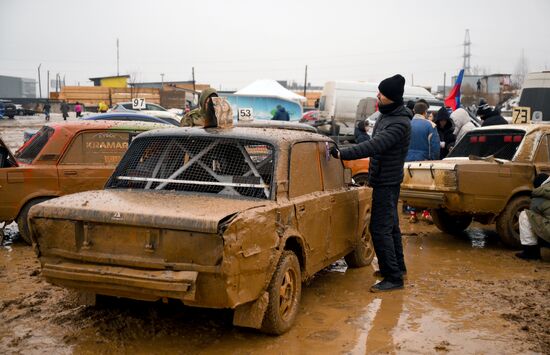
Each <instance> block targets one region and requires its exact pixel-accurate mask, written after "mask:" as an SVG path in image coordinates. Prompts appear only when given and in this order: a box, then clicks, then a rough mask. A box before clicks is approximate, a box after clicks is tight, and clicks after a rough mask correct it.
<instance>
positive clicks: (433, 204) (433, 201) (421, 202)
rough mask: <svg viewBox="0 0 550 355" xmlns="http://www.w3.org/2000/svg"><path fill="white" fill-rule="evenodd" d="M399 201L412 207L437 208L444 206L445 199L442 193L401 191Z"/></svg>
mask: <svg viewBox="0 0 550 355" xmlns="http://www.w3.org/2000/svg"><path fill="white" fill-rule="evenodd" d="M400 198H401V200H403V202H405V203H407V204H408V205H411V206H414V207H428V208H439V207H443V206H444V205H445V202H446V201H447V198H446V196H445V193H444V192H434V191H419V190H407V189H402V190H401V194H400Z"/></svg>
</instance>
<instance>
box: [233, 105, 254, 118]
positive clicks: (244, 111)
mask: <svg viewBox="0 0 550 355" xmlns="http://www.w3.org/2000/svg"><path fill="white" fill-rule="evenodd" d="M253 119H254V112H253V111H252V109H251V108H240V109H239V110H238V117H237V120H239V121H252V120H253Z"/></svg>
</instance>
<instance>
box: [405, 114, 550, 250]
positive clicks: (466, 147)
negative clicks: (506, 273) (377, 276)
mask: <svg viewBox="0 0 550 355" xmlns="http://www.w3.org/2000/svg"><path fill="white" fill-rule="evenodd" d="M404 170H405V171H404V175H405V177H404V180H403V183H402V185H401V199H402V200H403V202H404V203H406V204H407V205H410V206H413V207H419V208H426V207H428V208H431V209H432V217H433V221H434V224H435V225H436V226H437V227H438V228H439V229H440V230H441V231H444V232H447V233H452V234H457V233H461V232H462V231H463V230H465V229H466V228H468V226H469V225H470V223H471V222H472V220H476V221H478V222H481V223H483V224H492V223H495V224H496V229H497V232H498V234H499V236H500V238H501V240H502V242H503V243H504V244H506V245H508V246H510V247H518V246H519V245H520V242H519V220H518V218H519V213H520V212H521V211H522V210H523V209H525V208H528V207H529V203H530V194H531V191H532V190H533V178H534V177H535V176H536V174H539V173H550V125H549V124H521V125H519V124H518V125H515V124H509V125H501V126H489V127H482V128H476V129H474V130H472V131H470V132H468V133H467V134H466V135H465V136H464V137H463V138H462V139H461V140H460V142H458V143H457V145H456V146H455V147H454V149H453V150H452V151H451V152H450V153H449V155H448V156H447V158H445V159H443V160H440V161H422V162H407V163H405V166H404Z"/></svg>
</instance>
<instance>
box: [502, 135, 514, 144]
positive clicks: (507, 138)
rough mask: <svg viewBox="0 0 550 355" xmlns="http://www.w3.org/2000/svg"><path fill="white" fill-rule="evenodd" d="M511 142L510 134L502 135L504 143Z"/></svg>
mask: <svg viewBox="0 0 550 355" xmlns="http://www.w3.org/2000/svg"><path fill="white" fill-rule="evenodd" d="M511 142H512V136H504V143H511Z"/></svg>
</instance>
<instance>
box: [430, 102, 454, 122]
mask: <svg viewBox="0 0 550 355" xmlns="http://www.w3.org/2000/svg"><path fill="white" fill-rule="evenodd" d="M450 119H451V116H450V115H449V111H447V108H446V107H445V106H443V107H442V108H440V109H439V111H437V113H436V114H435V119H434V122H439V121H441V120H447V121H449V120H450Z"/></svg>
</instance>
